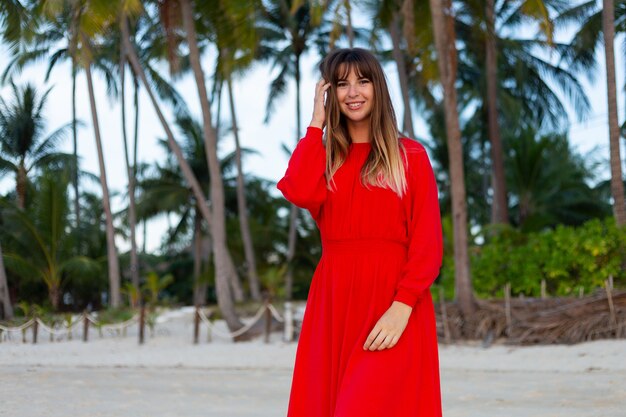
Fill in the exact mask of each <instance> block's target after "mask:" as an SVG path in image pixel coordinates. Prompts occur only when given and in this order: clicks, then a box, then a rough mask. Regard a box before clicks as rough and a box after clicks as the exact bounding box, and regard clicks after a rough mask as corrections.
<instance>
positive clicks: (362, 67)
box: [331, 53, 373, 84]
mask: <svg viewBox="0 0 626 417" xmlns="http://www.w3.org/2000/svg"><path fill="white" fill-rule="evenodd" d="M335 64H336V65H335V68H334V71H332V77H333V78H332V80H331V81H332V83H333V84H336V83H337V82H339V81H341V80H346V79H347V78H348V75H349V74H350V72H351V71H354V73H355V74H356V75H357V77H359V78H367V79H368V80H372V74H373V71H372V68H371V66H370V63H369V62H368V61H367V60H366V59H363V57H362V56H360V55H359V54H356V53H351V54H347V55H346V56H345V57H343V60H337V62H336V63H335Z"/></svg>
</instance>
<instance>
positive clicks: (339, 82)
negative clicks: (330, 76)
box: [337, 81, 348, 88]
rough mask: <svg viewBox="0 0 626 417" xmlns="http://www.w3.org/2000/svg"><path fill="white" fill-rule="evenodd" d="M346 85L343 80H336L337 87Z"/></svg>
mask: <svg viewBox="0 0 626 417" xmlns="http://www.w3.org/2000/svg"><path fill="white" fill-rule="evenodd" d="M347 85H348V83H347V82H345V81H338V82H337V87H339V88H341V87H345V86H347Z"/></svg>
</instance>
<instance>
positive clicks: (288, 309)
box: [283, 301, 293, 342]
mask: <svg viewBox="0 0 626 417" xmlns="http://www.w3.org/2000/svg"><path fill="white" fill-rule="evenodd" d="M284 320H285V334H284V336H283V338H284V341H285V342H291V341H293V304H292V303H291V301H285V315H284Z"/></svg>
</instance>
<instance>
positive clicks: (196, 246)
mask: <svg viewBox="0 0 626 417" xmlns="http://www.w3.org/2000/svg"><path fill="white" fill-rule="evenodd" d="M202 284H203V282H202V216H201V215H200V211H199V210H198V208H197V207H196V212H195V214H194V219H193V305H194V306H197V307H198V306H203V305H205V300H206V298H205V297H203V296H202V294H201V293H202Z"/></svg>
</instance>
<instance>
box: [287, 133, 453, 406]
mask: <svg viewBox="0 0 626 417" xmlns="http://www.w3.org/2000/svg"><path fill="white" fill-rule="evenodd" d="M400 140H401V141H402V143H403V144H404V146H405V149H406V150H407V157H408V172H407V183H408V187H407V190H408V191H407V193H406V194H405V196H404V197H403V198H402V199H401V198H399V197H398V196H397V195H396V194H395V193H394V192H393V191H391V190H389V189H383V188H380V187H374V186H370V189H367V188H366V187H365V186H363V185H362V184H361V182H360V170H361V167H362V165H363V163H364V162H365V159H366V157H367V155H368V153H369V151H370V148H371V146H372V145H371V144H369V143H355V144H351V145H350V151H349V154H348V157H347V159H346V161H345V162H344V163H343V165H342V166H341V167H340V168H339V170H338V171H337V172H336V173H335V176H334V179H335V186H336V187H335V189H334V191H331V190H328V189H327V188H326V180H325V177H324V170H325V166H326V150H325V148H324V146H323V143H322V130H321V129H318V128H314V127H309V128H308V129H307V133H306V136H305V137H304V138H302V139H301V140H300V142H299V143H298V145H297V146H296V149H295V150H294V152H293V154H292V156H291V159H290V160H289V165H288V168H287V171H286V173H285V176H284V177H283V178H282V179H281V180H280V181H279V182H278V184H277V187H278V189H279V190H280V191H281V192H282V193H283V195H284V196H285V198H287V200H289V201H291V202H292V203H293V204H295V205H297V206H299V207H302V208H305V209H307V210H308V211H309V212H310V213H311V215H312V216H313V218H314V219H315V221H316V223H317V225H318V227H319V229H320V236H321V240H322V257H321V259H320V261H319V264H318V265H317V268H316V270H315V273H314V275H313V279H312V282H311V288H310V291H309V295H308V298H307V303H306V308H305V312H304V317H303V322H302V330H301V333H300V338H299V341H298V346H297V350H296V359H295V366H294V371H293V379H292V385H291V395H290V399H289V407H288V413H287V417H438V416H441V394H440V387H439V360H438V352H437V333H436V326H435V314H434V308H433V302H432V298H431V295H430V291H429V287H430V285H431V284H432V282H433V281H434V280H435V278H436V277H437V275H438V273H439V268H440V266H441V260H442V233H441V219H440V215H439V203H438V199H437V185H436V182H435V178H434V175H433V171H432V168H431V165H430V162H429V160H428V156H427V154H426V151H425V149H424V147H423V146H422V145H420V144H419V143H417V142H415V141H413V140H410V139H406V138H401V139H400ZM394 300H397V301H400V302H403V303H405V304H408V305H410V306H412V307H413V310H412V312H411V316H410V318H409V321H408V324H407V327H406V329H405V330H404V332H403V333H402V336H401V337H400V340H399V341H398V343H397V344H396V345H395V346H394V347H392V348H391V349H384V350H375V351H370V350H364V349H363V345H364V344H365V340H366V339H367V336H368V335H369V333H370V332H371V330H372V328H373V327H374V325H375V324H376V322H377V321H378V319H379V318H380V317H381V316H382V315H383V314H384V313H385V311H387V309H388V308H389V307H390V306H391V304H392V302H393V301H394Z"/></svg>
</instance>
